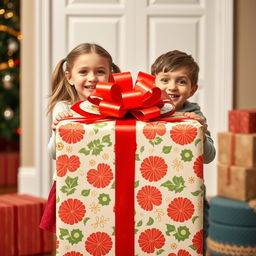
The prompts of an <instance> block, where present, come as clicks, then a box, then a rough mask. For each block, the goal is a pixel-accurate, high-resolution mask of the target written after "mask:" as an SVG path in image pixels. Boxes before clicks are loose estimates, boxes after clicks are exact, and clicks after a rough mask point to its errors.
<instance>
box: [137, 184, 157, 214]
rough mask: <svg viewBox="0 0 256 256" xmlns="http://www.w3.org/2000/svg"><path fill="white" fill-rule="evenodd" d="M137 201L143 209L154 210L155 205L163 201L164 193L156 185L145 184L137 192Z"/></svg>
mask: <svg viewBox="0 0 256 256" xmlns="http://www.w3.org/2000/svg"><path fill="white" fill-rule="evenodd" d="M137 201H138V204H139V205H140V207H141V208H142V209H144V210H146V211H152V210H153V206H154V205H157V206H158V205H160V204H161V203H162V194H161V192H160V191H159V190H158V189H157V188H156V187H152V186H144V187H142V188H141V189H140V190H139V192H138V194H137Z"/></svg>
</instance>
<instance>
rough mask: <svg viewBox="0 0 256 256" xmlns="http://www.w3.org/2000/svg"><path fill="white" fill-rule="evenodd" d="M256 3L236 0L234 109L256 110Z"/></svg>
mask: <svg viewBox="0 0 256 256" xmlns="http://www.w3.org/2000/svg"><path fill="white" fill-rule="evenodd" d="M255 14H256V1H255V0H235V16H234V31H235V35H234V42H235V45H234V46H235V47H234V86H235V88H234V89H235V90H234V92H235V95H234V107H235V108H256V100H255V97H256V79H255V76H256V29H255V25H256V15H255Z"/></svg>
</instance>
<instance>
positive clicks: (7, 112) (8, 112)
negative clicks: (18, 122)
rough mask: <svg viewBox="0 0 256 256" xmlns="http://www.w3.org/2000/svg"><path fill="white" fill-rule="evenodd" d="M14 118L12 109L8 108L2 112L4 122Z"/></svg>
mask: <svg viewBox="0 0 256 256" xmlns="http://www.w3.org/2000/svg"><path fill="white" fill-rule="evenodd" d="M13 116H14V113H13V111H12V109H10V108H6V109H5V111H4V117H5V119H6V120H11V119H12V118H13Z"/></svg>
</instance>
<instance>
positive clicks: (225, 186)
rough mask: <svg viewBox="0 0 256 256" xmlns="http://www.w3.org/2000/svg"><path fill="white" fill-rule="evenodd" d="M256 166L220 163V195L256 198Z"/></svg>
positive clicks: (239, 198) (243, 198)
mask: <svg viewBox="0 0 256 256" xmlns="http://www.w3.org/2000/svg"><path fill="white" fill-rule="evenodd" d="M255 184H256V168H248V167H243V166H235V165H231V166H230V165H225V164H218V195H219V196H224V197H228V198H232V199H237V200H242V201H249V200H251V199H255V198H256V186H255Z"/></svg>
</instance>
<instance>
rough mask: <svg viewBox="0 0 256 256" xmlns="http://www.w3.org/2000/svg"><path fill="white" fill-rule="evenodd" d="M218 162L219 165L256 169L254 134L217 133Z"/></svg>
mask: <svg viewBox="0 0 256 256" xmlns="http://www.w3.org/2000/svg"><path fill="white" fill-rule="evenodd" d="M218 149H219V151H218V160H219V162H220V163H221V164H227V165H238V166H246V167H249V168H252V167H256V133H252V134H243V133H230V132H220V133H218Z"/></svg>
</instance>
